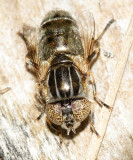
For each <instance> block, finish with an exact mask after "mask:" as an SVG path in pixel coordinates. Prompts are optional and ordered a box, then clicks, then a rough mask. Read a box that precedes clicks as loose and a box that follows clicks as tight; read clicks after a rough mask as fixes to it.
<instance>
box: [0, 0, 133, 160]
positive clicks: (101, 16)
mask: <svg viewBox="0 0 133 160" xmlns="http://www.w3.org/2000/svg"><path fill="white" fill-rule="evenodd" d="M55 8H60V9H65V10H67V11H69V12H70V13H72V14H73V12H74V14H77V13H78V14H79V12H80V11H82V10H89V11H91V12H92V13H93V15H94V18H95V21H96V33H97V34H98V33H100V32H101V31H102V29H103V28H104V26H105V25H106V23H107V22H108V21H109V20H110V19H111V18H112V17H114V18H115V19H116V23H115V24H114V25H113V26H112V27H111V28H110V29H109V31H108V32H107V33H106V34H105V36H104V37H103V39H102V41H101V55H100V57H99V59H98V60H97V62H96V63H95V64H94V65H93V68H92V71H93V73H94V76H95V80H96V84H97V92H98V93H97V94H98V97H100V98H101V99H103V100H104V97H106V93H107V91H108V90H109V87H110V85H111V83H110V82H111V79H112V78H113V77H114V73H115V72H114V71H115V69H116V64H117V62H119V59H120V57H121V55H120V53H121V48H122V41H123V40H124V37H123V34H124V33H125V32H126V29H127V27H128V24H129V21H130V17H131V15H132V1H131V0H113V1H106V0H102V1H88V0H85V1H82V0H79V1H78V3H77V1H76V0H73V1H66V0H57V1H54V0H51V1H49V0H45V1H43V0H38V1H30V0H21V1H18V0H12V1H11V0H6V1H5V0H1V1H0V57H1V58H0V64H1V65H0V89H2V88H6V87H8V86H9V87H10V88H11V90H10V91H9V92H6V93H5V94H2V95H0V157H3V158H4V160H21V159H24V160H28V159H29V160H32V159H33V160H79V159H80V160H88V159H89V158H88V157H89V156H90V155H89V152H88V151H90V150H91V149H92V150H93V151H94V152H95V153H94V152H93V153H94V154H92V156H93V158H94V157H95V156H96V155H97V151H98V149H97V148H99V144H100V143H101V139H99V141H100V143H98V142H97V138H96V141H95V143H93V147H91V146H90V145H91V144H92V141H91V139H92V137H95V135H93V134H92V132H91V131H90V128H89V124H87V122H86V123H85V124H84V126H81V128H80V130H79V131H78V133H77V135H76V136H74V137H71V138H70V137H69V138H67V137H64V143H63V145H62V147H60V146H59V137H58V136H57V135H56V134H54V133H53V132H52V131H50V130H49V128H48V127H47V125H46V121H45V118H46V115H44V116H43V117H42V119H41V120H40V121H37V120H36V118H37V117H38V115H39V114H40V112H39V111H38V109H37V106H38V105H39V104H38V102H37V100H36V98H35V83H36V79H35V77H34V76H33V75H32V74H30V73H29V72H28V71H27V70H26V68H25V55H26V53H27V50H26V47H25V45H24V43H23V41H22V40H21V39H20V37H18V36H17V32H18V31H22V25H23V23H26V24H28V25H31V26H34V27H36V26H39V24H40V22H41V20H42V18H43V17H44V15H45V14H46V13H47V12H48V11H49V10H53V9H55ZM80 9H81V10H80ZM103 50H106V51H107V52H108V51H109V52H111V53H113V54H114V58H111V59H109V58H107V57H104V56H103V53H102V51H103ZM131 53H133V52H132V50H131ZM132 55H133V54H130V58H129V59H128V63H127V67H126V70H125V71H126V72H125V73H124V77H123V79H122V83H121V85H120V89H119V92H118V95H117V98H116V104H115V105H114V109H113V112H112V115H111V118H110V122H109V125H108V127H107V132H106V133H107V134H105V138H104V141H103V143H102V144H101V149H100V152H99V155H98V157H97V158H98V160H112V159H113V160H121V159H122V160H130V159H132V157H133V155H132V153H133V147H132V146H133V145H132V144H133V143H132V142H133V141H132V131H133V127H132V124H131V122H132V117H133V116H132V113H133V110H132V107H131V106H133V101H132V99H133V94H132V89H133V83H132V82H133V76H132V75H133V67H132V66H133V56H132ZM121 58H122V57H121ZM124 59H125V58H124ZM122 65H125V63H124V64H122ZM116 75H117V74H116ZM118 78H120V77H118ZM117 87H118V86H117ZM116 90H117V88H116ZM114 96H115V95H114ZM105 101H106V103H108V104H111V102H110V101H109V99H105ZM105 112H106V113H107V116H108V115H109V114H110V113H108V111H107V110H106V109H104V108H102V109H100V107H99V106H98V105H97V104H95V127H96V129H97V131H98V132H99V134H100V135H101V136H103V132H104V131H105V130H102V131H101V128H99V127H100V126H101V124H102V123H103V124H104V122H103V119H102V121H99V119H101V116H102V115H103V113H105ZM104 118H107V117H104ZM104 120H105V121H107V120H108V118H107V119H104ZM102 127H105V126H102Z"/></svg>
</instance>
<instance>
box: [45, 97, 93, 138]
mask: <svg viewBox="0 0 133 160" xmlns="http://www.w3.org/2000/svg"><path fill="white" fill-rule="evenodd" d="M46 113H47V116H48V118H49V120H50V121H51V122H52V123H54V124H56V125H60V126H61V127H62V128H64V129H65V130H67V135H69V133H70V131H72V132H73V133H76V129H77V128H78V127H79V126H80V124H81V122H82V121H83V120H85V119H86V118H87V117H88V114H89V113H90V103H89V101H88V100H87V99H78V100H71V101H68V102H67V101H63V103H61V102H60V103H55V104H49V105H47V108H46Z"/></svg>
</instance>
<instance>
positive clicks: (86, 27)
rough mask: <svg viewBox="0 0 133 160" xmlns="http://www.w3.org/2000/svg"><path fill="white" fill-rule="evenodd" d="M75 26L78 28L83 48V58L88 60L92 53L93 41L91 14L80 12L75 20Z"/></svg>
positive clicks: (93, 28)
mask: <svg viewBox="0 0 133 160" xmlns="http://www.w3.org/2000/svg"><path fill="white" fill-rule="evenodd" d="M77 25H78V27H79V31H80V35H81V40H82V44H83V47H84V58H88V56H89V55H91V53H92V52H93V44H94V40H95V21H94V17H93V14H92V13H90V12H89V11H83V12H81V13H80V14H79V15H78V18H77Z"/></svg>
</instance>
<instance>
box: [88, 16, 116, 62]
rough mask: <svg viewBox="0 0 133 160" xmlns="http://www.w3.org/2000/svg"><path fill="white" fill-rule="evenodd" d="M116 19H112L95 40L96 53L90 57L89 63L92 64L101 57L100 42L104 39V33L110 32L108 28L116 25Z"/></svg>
mask: <svg viewBox="0 0 133 160" xmlns="http://www.w3.org/2000/svg"><path fill="white" fill-rule="evenodd" d="M114 21H115V20H114V19H111V20H110V21H109V22H108V23H107V25H106V26H105V28H104V30H103V31H102V33H101V34H100V35H99V36H98V37H97V39H95V40H94V44H93V46H94V51H93V52H92V54H91V55H89V56H88V60H89V62H91V61H92V60H93V59H96V57H97V56H98V55H99V53H100V48H99V41H100V39H101V38H102V37H103V35H104V33H105V32H106V31H107V30H108V28H109V27H110V26H111V24H112V23H114Z"/></svg>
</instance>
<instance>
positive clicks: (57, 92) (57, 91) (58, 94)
mask: <svg viewBox="0 0 133 160" xmlns="http://www.w3.org/2000/svg"><path fill="white" fill-rule="evenodd" d="M54 80H55V89H56V94H57V97H58V98H61V96H60V93H59V90H58V88H57V81H56V69H54Z"/></svg>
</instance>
